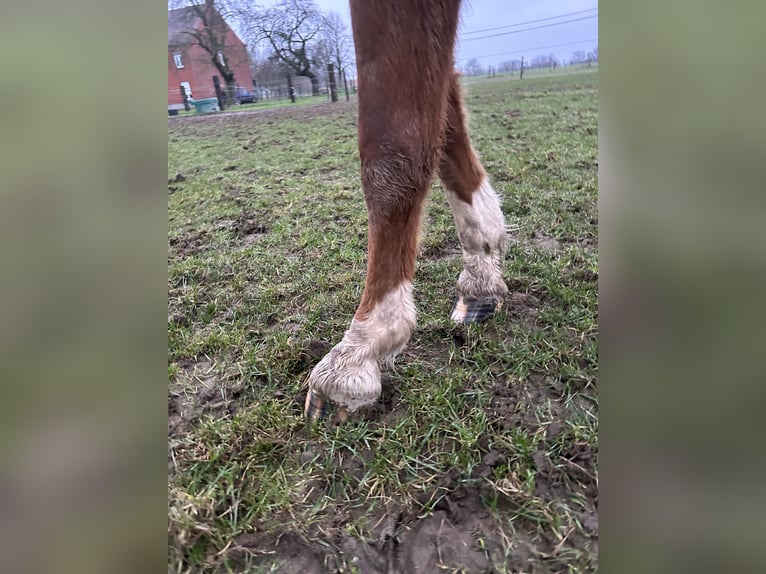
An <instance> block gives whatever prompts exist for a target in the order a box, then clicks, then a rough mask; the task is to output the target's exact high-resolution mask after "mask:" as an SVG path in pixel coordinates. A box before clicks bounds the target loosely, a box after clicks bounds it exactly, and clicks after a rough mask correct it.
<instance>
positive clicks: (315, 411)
mask: <svg viewBox="0 0 766 574" xmlns="http://www.w3.org/2000/svg"><path fill="white" fill-rule="evenodd" d="M328 404H329V401H326V400H324V399H321V398H319V396H318V395H317V394H316V393H315V392H314V391H312V390H311V389H309V392H308V394H307V395H306V406H305V407H304V409H303V414H304V416H305V417H306V418H307V419H308V420H310V421H317V420H323V419H326V418H328V414H329V410H330V409H328V408H327V405H328ZM348 417H349V412H348V410H347V409H346V408H345V407H338V408H337V409H334V413H333V414H332V416H331V417H329V418H330V422H331V423H336V424H343V423H345V422H346V421H347V420H348Z"/></svg>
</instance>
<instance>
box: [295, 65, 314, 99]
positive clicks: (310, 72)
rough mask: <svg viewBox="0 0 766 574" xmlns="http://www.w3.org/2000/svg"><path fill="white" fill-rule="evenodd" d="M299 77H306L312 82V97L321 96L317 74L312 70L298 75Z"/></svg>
mask: <svg viewBox="0 0 766 574" xmlns="http://www.w3.org/2000/svg"><path fill="white" fill-rule="evenodd" d="M296 75H297V76H304V77H306V78H308V79H309V80H311V95H312V96H318V95H319V78H317V77H316V74H315V73H314V72H312V71H311V70H304V71H302V72H301V73H300V74H296Z"/></svg>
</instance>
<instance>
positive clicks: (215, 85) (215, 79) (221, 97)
mask: <svg viewBox="0 0 766 574" xmlns="http://www.w3.org/2000/svg"><path fill="white" fill-rule="evenodd" d="M213 88H214V89H215V97H216V98H218V109H219V110H221V111H223V109H224V106H223V102H224V100H225V99H226V96H224V95H223V92H221V82H220V81H219V80H218V76H213Z"/></svg>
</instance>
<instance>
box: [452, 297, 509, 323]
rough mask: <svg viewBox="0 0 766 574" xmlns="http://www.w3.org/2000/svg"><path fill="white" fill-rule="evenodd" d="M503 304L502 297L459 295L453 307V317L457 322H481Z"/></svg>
mask: <svg viewBox="0 0 766 574" xmlns="http://www.w3.org/2000/svg"><path fill="white" fill-rule="evenodd" d="M502 306H503V301H502V300H501V299H494V298H487V299H464V298H463V297H458V300H457V301H456V302H455V305H454V307H453V308H452V315H451V318H452V320H453V321H454V322H455V323H463V324H464V325H467V324H468V323H479V322H481V321H483V320H484V319H486V318H487V317H489V316H490V315H492V313H494V312H495V311H497V310H499V309H500V307H502Z"/></svg>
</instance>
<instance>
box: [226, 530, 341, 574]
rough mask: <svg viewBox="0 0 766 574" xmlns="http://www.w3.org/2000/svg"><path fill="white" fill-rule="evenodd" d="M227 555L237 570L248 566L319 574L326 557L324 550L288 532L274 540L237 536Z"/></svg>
mask: <svg viewBox="0 0 766 574" xmlns="http://www.w3.org/2000/svg"><path fill="white" fill-rule="evenodd" d="M228 558H229V560H230V563H229V565H230V566H234V567H237V568H238V569H239V568H243V567H245V566H247V565H249V566H255V567H256V568H258V567H269V569H267V570H264V571H265V572H280V573H283V574H323V573H325V572H327V569H325V562H326V560H327V558H328V556H327V553H326V549H324V548H322V547H321V546H319V545H314V544H311V543H309V542H306V541H305V540H303V539H302V538H301V537H300V536H299V535H298V534H296V533H294V532H289V531H288V532H286V533H285V534H283V535H282V536H280V537H279V538H278V539H275V538H274V537H272V536H269V535H258V534H251V533H247V534H243V535H240V536H238V537H237V538H236V539H235V541H234V544H233V545H232V550H230V551H229V553H228ZM274 568H276V570H274ZM258 571H259V572H260V570H258Z"/></svg>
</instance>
